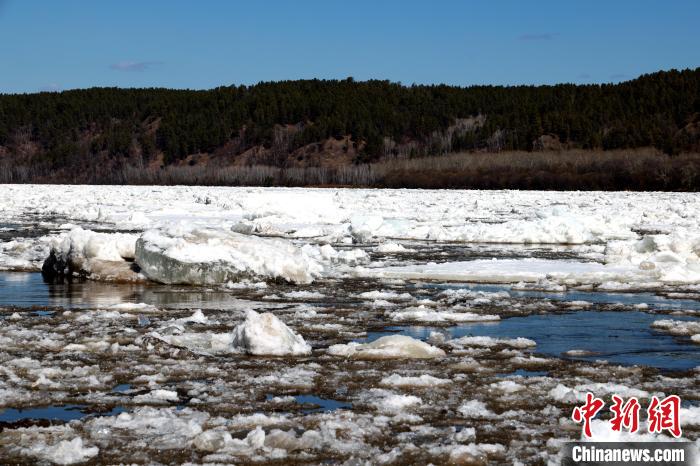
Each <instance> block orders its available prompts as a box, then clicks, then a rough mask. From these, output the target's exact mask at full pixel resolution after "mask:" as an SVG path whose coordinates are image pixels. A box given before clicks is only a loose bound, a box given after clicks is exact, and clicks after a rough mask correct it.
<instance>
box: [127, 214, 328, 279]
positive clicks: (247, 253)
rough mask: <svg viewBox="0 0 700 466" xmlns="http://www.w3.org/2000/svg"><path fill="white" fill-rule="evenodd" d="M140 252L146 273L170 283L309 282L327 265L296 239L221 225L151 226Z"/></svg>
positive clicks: (139, 244)
mask: <svg viewBox="0 0 700 466" xmlns="http://www.w3.org/2000/svg"><path fill="white" fill-rule="evenodd" d="M135 252H136V262H137V263H138V265H139V266H140V267H141V270H142V271H143V273H144V274H145V275H146V276H147V277H148V278H149V279H151V280H154V281H157V282H160V283H166V284H178V283H179V284H191V285H207V284H216V283H226V282H228V281H237V280H240V279H242V278H250V277H255V278H266V279H282V280H285V281H288V282H291V283H300V284H301V283H303V284H306V283H311V282H312V281H313V280H314V278H315V277H317V276H318V275H319V274H320V272H321V271H322V270H323V268H322V266H321V264H319V263H318V262H317V261H316V260H315V259H313V258H311V257H309V256H308V255H307V254H305V253H304V252H303V251H302V250H301V249H300V248H297V247H296V246H294V245H293V244H292V243H291V242H290V241H286V240H280V239H269V238H260V237H257V236H248V235H243V234H240V233H235V232H233V231H229V230H225V229H215V228H188V227H182V226H178V227H171V228H166V229H159V230H149V231H146V232H145V233H144V234H143V235H142V236H141V237H140V238H139V239H138V241H137V242H136V251H135Z"/></svg>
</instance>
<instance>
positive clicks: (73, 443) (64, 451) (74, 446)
mask: <svg viewBox="0 0 700 466" xmlns="http://www.w3.org/2000/svg"><path fill="white" fill-rule="evenodd" d="M99 452H100V449H99V448H97V447H86V446H85V445H83V439H82V438H80V437H76V438H74V439H73V440H62V441H60V442H58V443H56V444H55V445H44V444H38V445H34V446H33V447H32V448H31V449H30V450H29V451H28V452H27V453H28V454H29V455H31V456H34V457H37V458H41V459H45V460H48V461H51V462H52V463H55V464H77V463H83V462H85V461H87V460H89V459H90V458H93V457H95V456H97V454H98V453H99Z"/></svg>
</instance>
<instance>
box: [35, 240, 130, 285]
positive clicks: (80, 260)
mask: <svg viewBox="0 0 700 466" xmlns="http://www.w3.org/2000/svg"><path fill="white" fill-rule="evenodd" d="M136 238H137V236H136V235H132V234H125V233H96V232H94V231H90V230H83V229H82V228H74V229H73V230H71V231H70V232H68V234H66V235H64V236H62V237H60V238H58V239H56V240H55V241H54V242H53V244H52V246H51V252H50V253H49V257H48V258H46V260H45V261H44V265H43V267H42V272H43V273H44V274H45V275H48V276H51V277H53V276H74V275H75V276H78V275H79V276H84V277H87V278H90V279H93V280H109V281H143V280H144V277H143V275H141V274H139V273H138V272H137V271H135V269H134V267H133V263H132V261H133V259H134V252H135V251H134V248H135V244H136Z"/></svg>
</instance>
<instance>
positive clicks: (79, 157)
mask: <svg viewBox="0 0 700 466" xmlns="http://www.w3.org/2000/svg"><path fill="white" fill-rule="evenodd" d="M639 149H645V151H646V152H645V153H646V154H648V153H649V151H652V152H654V153H657V154H658V156H659V157H665V158H663V160H669V162H668V163H669V164H671V165H674V166H676V165H678V162H677V161H676V162H673V158H674V157H677V156H678V155H679V154H686V155H687V154H697V153H700V68H697V69H694V70H670V71H660V72H657V73H652V74H647V75H642V76H640V77H638V78H636V79H634V80H631V81H626V82H622V83H618V84H589V85H574V84H559V85H546V86H470V87H457V86H448V85H408V86H407V85H402V84H400V83H393V82H389V81H379V80H371V81H355V80H354V79H353V78H347V79H345V80H318V79H314V80H298V81H281V82H261V83H259V84H255V85H251V86H227V87H218V88H215V89H211V90H174V89H159V88H147V89H121V88H91V89H80V90H70V91H63V92H41V93H35V94H1V95H0V181H3V182H63V183H69V182H76V183H85V182H91V183H108V182H124V183H129V182H138V181H137V180H138V179H142V180H144V182H146V181H145V180H146V179H147V178H149V177H150V178H149V179H151V181H152V182H153V180H156V178H158V176H157V175H156V174H154V173H156V172H158V171H165V172H167V171H168V170H170V171H171V172H172V169H173V168H175V167H178V168H183V169H184V168H186V167H190V168H194V167H197V171H195V170H192V173H201V172H202V170H203V169H204V168H205V167H210V169H211V168H212V167H216V169H223V168H226V169H227V170H229V171H230V169H231V168H232V167H233V168H235V167H238V168H240V169H246V170H250V169H251V167H267V168H266V169H268V170H270V169H275V170H276V171H275V173H279V171H280V170H282V171H284V170H291V169H296V170H299V169H305V170H317V171H318V170H319V169H327V170H330V169H332V170H335V171H338V170H339V167H342V166H363V165H368V166H372V165H376V164H380V163H385V164H386V162H387V161H390V160H394V161H395V160H404V161H406V160H412V159H424V158H434V157H445V156H448V155H450V154H457V153H464V154H467V153H468V154H495V153H509V154H513V153H517V154H520V155H519V156H520V157H524V158H527V157H528V156H530V154H543V153H546V154H547V158H548V160H549V159H551V158H552V157H554V159H556V154H570V153H572V151H574V152H575V151H578V152H581V151H583V152H590V153H594V152H595V153H600V154H605V153H606V152H610V151H618V152H619V151H628V152H629V153H634V151H635V150H639ZM552 154H555V155H552ZM564 159H566V157H562V160H564ZM659 160H662V159H659ZM688 160H695V159H694V158H692V157H691V158H690V159H688ZM480 163H483V162H480ZM562 163H564V161H562ZM694 163H695V162H692V163H690V166H691V168H692V169H694ZM423 165H424V166H429V163H424V164H423ZM521 165H523V164H521ZM599 165H600V164H599ZM520 169H521V170H525V168H520ZM402 170H403V169H402ZM688 170H690V169H688ZM146 172H148V173H149V174H150V175H149V176H144V173H146ZM419 172H420V170H412V171H411V170H403V173H404V174H405V176H414V177H415V176H417V173H419ZM116 173H120V175H116ZM125 173H130V174H131V175H130V176H131V178H127V177H126V175H124V174H125ZM139 173H140V175H139ZM180 173H185V171H183V170H180ZM395 176H396V175H394V178H395ZM451 176H452V177H453V178H454V174H452V175H451ZM492 176H493V175H492ZM679 176H680V175H679ZM186 178H187V177H186V175H183V174H181V175H179V179H180V181H179V182H183V181H184V182H186V181H187V179H186ZM394 178H392V179H394ZM424 178H425V176H421V179H423V181H421V183H419V184H420V185H421V186H422V185H424V184H426V183H427V184H428V185H431V186H432V185H437V186H439V185H440V183H439V182H437V181H436V182H435V183H432V182H426V181H425V180H424ZM159 179H162V180H167V179H169V178H168V177H167V176H161V177H160V178H159ZM279 179H281V178H280V176H276V177H272V178H271V179H269V178H268V179H267V181H266V182H267V183H272V184H275V183H276V180H279ZM285 179H289V177H286V178H285ZM337 181H338V180H331V182H337ZM457 181H458V182H457V183H456V184H457V185H459V186H461V187H469V186H470V183H466V182H459V180H457ZM155 182H157V180H156V181H155ZM162 182H166V181H162ZM220 182H221V183H225V182H224V181H220ZM231 183H234V181H231ZM679 183H680V181H679ZM302 184H303V183H302ZM413 184H415V183H412V182H411V180H410V179H408V180H402V181H400V182H399V181H396V180H394V181H393V182H392V185H400V186H405V187H411V186H412V185H413ZM452 184H454V183H452ZM501 184H505V186H506V187H507V186H508V183H507V182H505V183H501ZM544 184H545V186H544V187H545V188H546V187H550V188H552V189H555V188H557V186H556V184H554V185H552V186H549V185H547V183H544ZM574 184H575V183H574ZM686 184H688V183H687V180H686ZM612 185H613V187H614V183H612ZM629 185H631V186H632V188H634V185H635V183H634V181H632V182H631V183H627V184H625V187H622V186H620V188H621V189H630V187H629ZM690 185H692V186H690ZM690 185H688V186H686V187H685V188H683V189H695V188H694V186H695V184H694V183H690ZM562 187H565V186H562ZM676 188H677V189H681V188H682V187H681V186H680V185H679V186H678V187H675V186H672V187H671V189H676ZM640 189H643V187H642V188H640Z"/></svg>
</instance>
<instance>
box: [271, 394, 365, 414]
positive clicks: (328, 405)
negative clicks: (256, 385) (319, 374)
mask: <svg viewBox="0 0 700 466" xmlns="http://www.w3.org/2000/svg"><path fill="white" fill-rule="evenodd" d="M272 398H273V396H272V395H267V399H268V400H271V399H272ZM294 401H295V402H297V403H299V404H301V405H314V406H315V407H311V408H305V409H302V412H303V413H305V414H309V413H327V412H331V411H335V410H337V409H352V403H346V402H344V401H338V400H333V399H330V398H321V397H319V396H316V395H308V394H307V395H295V396H294Z"/></svg>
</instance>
